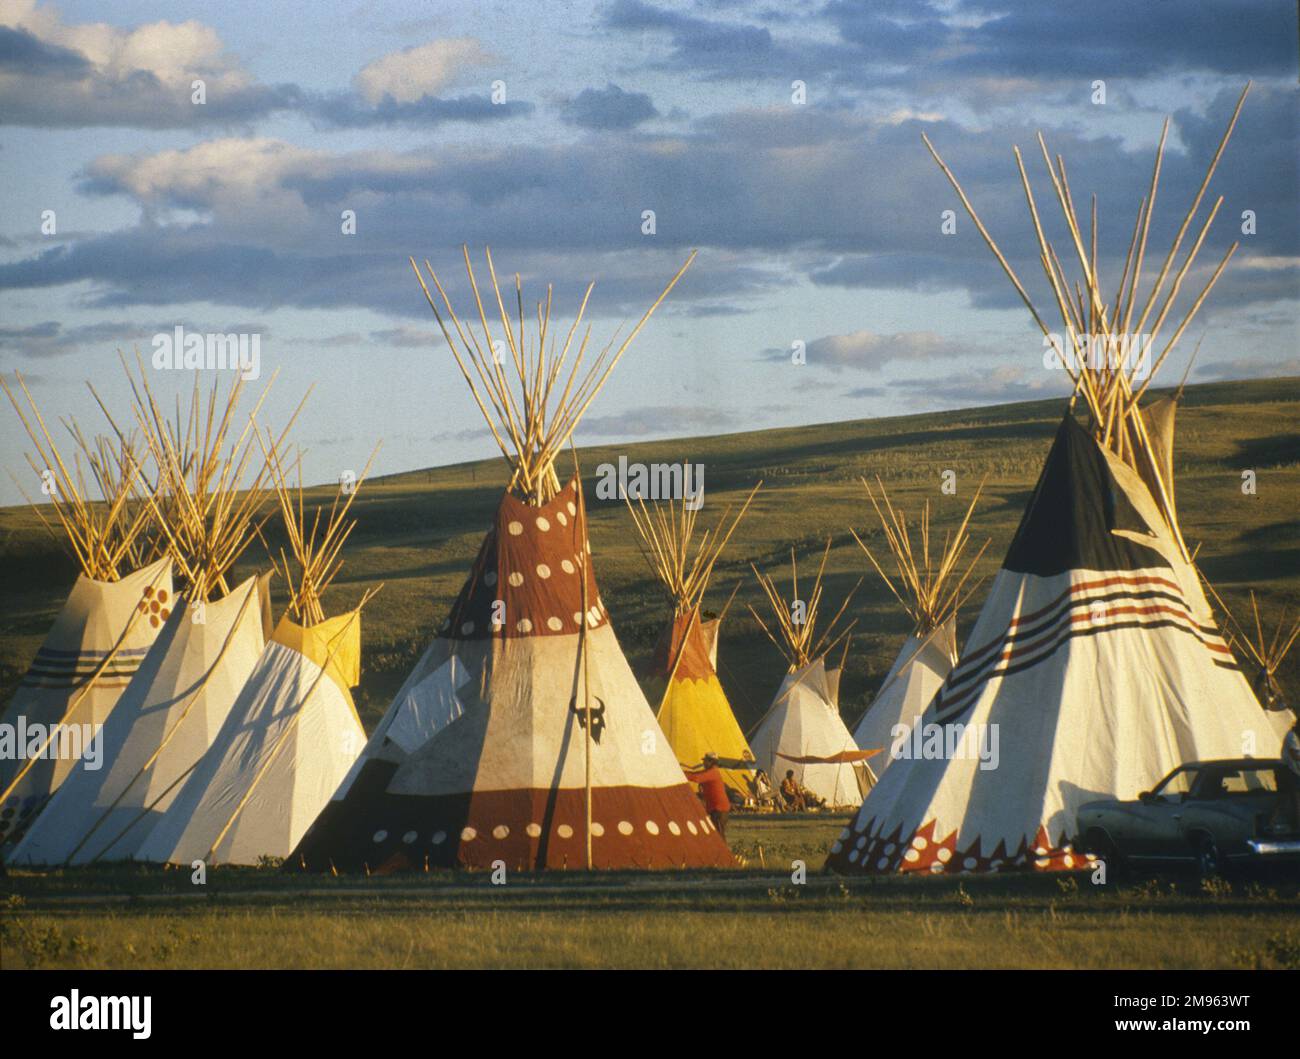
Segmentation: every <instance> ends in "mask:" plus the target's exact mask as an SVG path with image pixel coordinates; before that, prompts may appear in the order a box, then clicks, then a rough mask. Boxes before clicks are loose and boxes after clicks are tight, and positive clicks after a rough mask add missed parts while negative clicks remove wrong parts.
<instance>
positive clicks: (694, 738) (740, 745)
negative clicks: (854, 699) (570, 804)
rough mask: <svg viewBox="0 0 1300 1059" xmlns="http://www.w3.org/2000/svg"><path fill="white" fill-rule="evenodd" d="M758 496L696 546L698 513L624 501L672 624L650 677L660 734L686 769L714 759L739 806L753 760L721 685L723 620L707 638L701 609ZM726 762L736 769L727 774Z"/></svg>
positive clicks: (748, 791)
mask: <svg viewBox="0 0 1300 1059" xmlns="http://www.w3.org/2000/svg"><path fill="white" fill-rule="evenodd" d="M759 485H762V483H761V482H760V483H759ZM758 489H759V486H758V485H756V486H755V487H754V489H753V490H752V491H751V492H750V494H749V496H747V497H746V498H745V502H744V504H743V505H742V506H741V508H740V510H739V511H738V512H737V513H736V515H735V517H734V518H729V516H730V515H731V509H730V508H728V509H727V510H726V511H724V512H723V514H722V518H721V519H720V520H719V521H718V524H717V526H715V527H714V528H713V529H711V530H707V531H705V532H703V533H702V534H701V535H700V536H699V537H698V538H695V525H696V520H697V518H698V517H699V513H700V506H699V505H695V506H691V505H689V504H687V503H686V502H685V501H682V502H676V501H673V500H667V501H663V502H660V503H659V504H657V505H655V506H653V507H649V506H647V505H646V502H645V500H644V499H641V498H638V499H637V503H636V504H633V502H632V500H630V499H628V500H627V505H628V510H629V511H630V512H631V513H632V522H633V524H634V525H635V526H636V529H637V534H638V537H639V539H640V543H641V553H642V555H643V556H644V557H645V561H646V564H647V565H648V566H649V567H650V571H651V572H652V573H653V574H654V575H655V577H656V578H657V579H658V581H659V583H660V584H661V585H662V586H663V588H664V591H665V593H666V594H667V596H668V599H669V602H670V603H671V604H672V607H673V614H672V621H671V623H670V624H669V625H668V626H667V627H666V628H665V629H664V631H663V633H662V635H661V636H660V637H659V642H658V643H657V644H656V646H655V651H654V655H653V657H652V659H651V663H650V672H649V675H648V676H649V681H648V684H649V687H650V688H651V691H652V694H651V702H652V704H653V703H657V704H658V712H657V719H658V721H659V727H660V728H662V729H663V732H664V735H666V736H667V737H668V742H669V743H671V744H672V748H673V752H674V753H675V754H676V755H677V760H678V761H679V762H680V763H681V764H682V765H683V766H685V767H687V768H699V767H700V765H701V763H702V761H703V759H704V755H705V754H706V753H710V752H712V753H714V754H717V755H718V758H719V761H720V763H721V764H722V765H723V769H722V778H723V780H724V781H725V782H726V784H727V786H728V787H730V788H731V789H732V790H734V791H735V792H736V793H737V794H739V795H740V796H741V797H742V798H751V797H753V796H754V795H755V793H756V792H755V788H754V765H753V764H752V762H753V760H754V755H753V753H752V752H751V751H750V749H749V744H748V743H747V742H745V735H744V733H743V732H742V731H741V730H740V725H739V724H737V723H736V715H735V714H734V713H733V712H732V710H731V703H729V702H728V701H727V695H726V692H724V691H723V690H722V684H721V682H720V681H719V680H718V674H717V654H716V652H717V636H716V629H717V623H718V622H720V621H721V617H722V615H719V616H718V617H717V618H714V619H712V620H711V623H710V624H711V625H712V627H713V633H714V635H712V636H710V635H709V633H708V632H707V631H706V629H705V620H704V616H703V610H702V601H703V598H704V593H705V591H706V590H707V589H708V587H709V580H710V578H711V577H712V576H713V569H714V566H715V565H716V564H717V562H718V559H719V557H720V556H721V555H722V550H723V549H724V548H725V547H726V546H727V542H728V541H729V540H730V539H731V535H732V534H733V533H735V531H736V527H737V526H738V525H739V524H740V520H741V519H742V518H743V517H744V515H745V512H746V511H747V510H748V509H749V505H750V503H751V502H752V501H753V499H754V494H755V493H757V492H758ZM638 509H639V510H638ZM693 539H694V541H695V543H694V547H692V540H693ZM731 762H734V763H735V767H731V768H727V767H726V765H727V764H728V763H731ZM743 762H750V763H751V764H742V763H743Z"/></svg>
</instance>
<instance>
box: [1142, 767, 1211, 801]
mask: <svg viewBox="0 0 1300 1059" xmlns="http://www.w3.org/2000/svg"><path fill="white" fill-rule="evenodd" d="M1200 774H1201V770H1200V769H1195V768H1182V769H1178V770H1177V771H1176V772H1173V773H1171V774H1170V775H1169V776H1168V777H1166V778H1165V780H1164V781H1163V782H1162V783H1161V784H1160V786H1158V787H1157V788H1156V789H1155V790H1154V791H1153V792H1152V793H1154V794H1156V795H1158V796H1159V797H1161V798H1177V797H1179V796H1180V795H1184V794H1186V793H1187V792H1188V791H1190V790H1191V789H1192V786H1193V784H1195V783H1196V777H1197V776H1199V775H1200Z"/></svg>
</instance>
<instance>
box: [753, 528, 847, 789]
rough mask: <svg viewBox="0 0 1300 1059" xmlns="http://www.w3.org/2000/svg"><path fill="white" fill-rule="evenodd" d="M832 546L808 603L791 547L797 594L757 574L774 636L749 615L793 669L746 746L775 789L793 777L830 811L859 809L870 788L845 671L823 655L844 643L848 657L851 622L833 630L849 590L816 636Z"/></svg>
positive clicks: (818, 571)
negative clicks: (845, 710) (842, 691)
mask: <svg viewBox="0 0 1300 1059" xmlns="http://www.w3.org/2000/svg"><path fill="white" fill-rule="evenodd" d="M830 547H831V542H830V541H829V540H828V541H827V542H826V550H825V551H824V552H823V553H822V559H821V566H820V567H819V568H818V570H817V576H816V578H815V579H814V580H813V583H812V586H811V588H810V590H809V593H808V596H807V598H806V599H804V598H802V597H801V596H800V594H799V572H798V566H797V563H796V562H795V556H794V550H793V549H791V552H790V563H791V570H792V574H793V594H792V597H791V599H790V600H788V601H787V600H786V599H784V598H783V597H782V595H781V593H780V591H779V590H778V589H777V587H776V585H775V584H774V583H773V581H772V579H771V578H770V577H768V576H766V575H765V574H763V573H761V572H760V571H759V570H758V568H757V567H754V568H753V569H754V575H755V577H757V578H758V583H759V585H760V586H761V587H762V589H763V592H764V594H765V595H766V596H767V599H768V602H769V603H770V604H771V607H772V613H773V616H774V618H775V624H776V627H777V631H776V632H775V633H774V632H773V631H771V630H770V629H769V628H768V626H767V625H766V624H765V623H764V621H763V619H762V618H761V617H760V616H759V614H758V611H756V610H755V609H754V608H753V607H752V606H751V607H750V608H749V610H750V613H751V614H753V616H754V619H755V620H756V621H757V622H758V623H759V625H760V626H761V627H762V629H763V631H764V632H765V633H767V636H768V638H769V639H770V640H771V641H772V643H773V644H775V645H776V647H777V649H778V650H779V651H780V652H781V653H782V655H784V657H785V658H786V660H787V661H788V662H789V666H790V667H789V670H788V672H787V673H786V675H785V678H784V679H783V680H782V681H781V687H780V688H779V689H778V690H777V693H776V697H775V698H774V699H773V700H772V705H771V707H769V709H768V711H767V713H766V714H765V715H764V716H763V719H762V720H761V721H759V723H758V725H757V726H756V727H755V729H754V731H753V733H752V735H751V736H750V741H749V742H750V746H751V747H752V748H753V751H754V757H755V759H756V760H757V761H758V764H759V767H760V768H762V769H763V770H764V771H765V772H766V773H767V774H768V777H769V778H770V779H771V781H772V784H773V785H774V786H779V785H780V783H781V781H782V780H783V779H784V778H785V775H786V773H787V772H793V773H794V778H795V780H796V781H797V782H798V783H799V784H800V785H801V786H803V787H805V788H807V789H808V790H809V791H811V792H812V793H813V794H814V795H816V796H817V797H818V798H820V799H822V800H823V801H824V802H825V803H826V804H827V805H828V806H855V805H858V804H860V803H861V801H862V794H863V792H864V791H865V790H866V789H867V786H868V784H869V774H868V773H867V771H866V767H865V764H864V762H865V761H866V759H867V757H868V755H866V754H864V753H862V752H861V750H860V749H859V747H858V744H857V743H856V742H854V740H853V736H852V735H851V734H849V730H848V728H847V727H846V726H845V724H844V721H843V719H842V718H841V717H840V709H839V683H840V680H839V678H840V668H841V667H835V668H831V667H828V666H827V665H826V661H825V656H826V655H827V654H828V653H829V652H830V651H831V650H832V649H833V648H834V647H835V646H836V645H837V644H838V643H839V642H840V641H841V640H844V641H845V654H847V652H848V644H847V637H848V634H849V631H850V630H851V629H852V627H853V623H850V624H849V625H847V626H846V627H845V628H844V629H843V630H842V631H840V632H839V633H838V634H837V633H836V631H835V630H836V624H837V623H838V621H839V620H840V618H841V617H842V616H843V614H844V611H845V609H846V608H847V607H848V604H849V600H850V599H851V598H852V597H853V592H852V591H850V592H849V594H848V595H847V596H846V597H845V598H844V602H843V603H842V604H841V605H840V609H839V611H838V612H837V613H836V615H835V617H834V618H832V619H831V621H830V622H829V624H828V625H827V626H826V628H825V631H824V632H822V633H820V635H819V634H818V630H817V618H818V610H819V607H820V604H821V599H822V575H823V573H824V571H825V569H826V559H827V557H828V556H829V555H830ZM860 583H861V582H859V584H860ZM855 590H856V586H855Z"/></svg>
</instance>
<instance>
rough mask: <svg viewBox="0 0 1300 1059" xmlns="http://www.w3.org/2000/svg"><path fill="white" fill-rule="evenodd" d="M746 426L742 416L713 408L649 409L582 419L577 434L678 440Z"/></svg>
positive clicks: (675, 407)
mask: <svg viewBox="0 0 1300 1059" xmlns="http://www.w3.org/2000/svg"><path fill="white" fill-rule="evenodd" d="M745 422H746V420H745V417H744V416H741V415H738V414H736V413H734V412H730V411H727V410H726V409H723V408H718V407H716V406H704V405H694V406H693V405H648V406H643V407H639V408H633V409H629V410H628V411H625V412H619V413H617V414H615V415H605V416H590V415H589V416H584V417H583V420H582V424H581V426H579V428H578V434H579V435H581V436H582V437H584V438H593V437H597V438H634V437H648V436H649V435H652V434H664V435H668V436H670V437H680V436H683V435H688V434H693V433H707V434H716V433H718V432H719V431H723V430H729V429H739V428H740V427H743V426H744V425H745Z"/></svg>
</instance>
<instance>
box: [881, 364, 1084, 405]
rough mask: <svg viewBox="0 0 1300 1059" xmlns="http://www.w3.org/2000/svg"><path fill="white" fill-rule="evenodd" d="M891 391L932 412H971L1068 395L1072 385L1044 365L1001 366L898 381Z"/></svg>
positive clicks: (894, 382)
mask: <svg viewBox="0 0 1300 1059" xmlns="http://www.w3.org/2000/svg"><path fill="white" fill-rule="evenodd" d="M889 388H890V390H891V391H892V392H894V393H896V394H902V395H905V396H907V397H912V398H917V399H919V401H920V403H922V404H923V405H924V406H925V407H928V408H935V407H943V406H946V407H956V408H969V407H972V406H974V405H984V404H1002V403H1007V402H1012V401H1033V400H1037V399H1039V398H1045V397H1056V396H1062V395H1067V394H1069V393H1070V390H1071V385H1070V380H1069V378H1068V376H1066V374H1065V373H1064V372H1063V371H1053V370H1051V369H1047V368H1044V367H1042V366H1041V364H1035V365H1033V366H1028V365H1025V364H1001V365H993V366H990V367H989V368H987V369H985V370H980V371H965V372H956V373H951V374H943V375H930V376H915V377H912V378H907V379H898V380H894V381H892V382H890V383H889Z"/></svg>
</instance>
